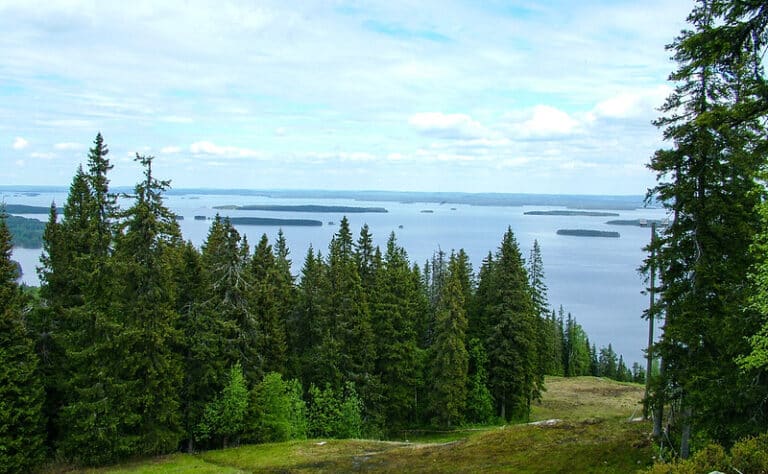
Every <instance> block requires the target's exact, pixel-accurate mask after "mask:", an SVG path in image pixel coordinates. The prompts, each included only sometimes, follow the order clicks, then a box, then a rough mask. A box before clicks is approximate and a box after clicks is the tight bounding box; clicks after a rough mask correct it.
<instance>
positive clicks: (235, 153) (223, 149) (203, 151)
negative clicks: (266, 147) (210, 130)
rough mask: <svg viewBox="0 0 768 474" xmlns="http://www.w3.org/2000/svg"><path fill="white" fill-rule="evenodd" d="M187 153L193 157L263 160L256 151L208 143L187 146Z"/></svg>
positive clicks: (260, 154) (262, 155)
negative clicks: (207, 156) (193, 155)
mask: <svg viewBox="0 0 768 474" xmlns="http://www.w3.org/2000/svg"><path fill="white" fill-rule="evenodd" d="M189 151H190V152H192V153H193V154H195V155H214V156H223V157H229V158H264V153H263V152H261V151H258V150H251V149H248V148H240V147H236V146H220V145H216V144H215V143H213V142H210V141H200V142H195V143H193V144H191V145H190V146H189Z"/></svg>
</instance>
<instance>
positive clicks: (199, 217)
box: [195, 216, 207, 221]
mask: <svg viewBox="0 0 768 474" xmlns="http://www.w3.org/2000/svg"><path fill="white" fill-rule="evenodd" d="M206 219H207V217H205V216H195V220H196V221H204V220H206Z"/></svg>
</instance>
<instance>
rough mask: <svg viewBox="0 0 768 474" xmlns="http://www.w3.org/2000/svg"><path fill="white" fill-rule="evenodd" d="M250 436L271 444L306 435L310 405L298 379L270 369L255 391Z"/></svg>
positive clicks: (250, 408)
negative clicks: (307, 412)
mask: <svg viewBox="0 0 768 474" xmlns="http://www.w3.org/2000/svg"><path fill="white" fill-rule="evenodd" d="M246 423H247V425H248V426H247V427H246V433H247V436H246V439H248V440H250V441H255V442H261V443H269V442H276V441H287V440H290V439H301V438H304V437H306V405H305V404H304V401H303V400H302V399H301V384H300V382H299V381H298V380H291V381H284V380H283V378H282V376H281V375H280V374H278V373H276V372H270V373H268V374H267V375H265V376H264V380H262V381H261V383H259V384H258V385H256V386H255V387H254V388H253V389H252V390H251V397H250V404H249V413H248V417H247V422H246Z"/></svg>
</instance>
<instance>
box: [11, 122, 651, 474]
mask: <svg viewBox="0 0 768 474" xmlns="http://www.w3.org/2000/svg"><path fill="white" fill-rule="evenodd" d="M107 154H108V149H107V147H106V145H105V144H104V141H103V138H102V137H101V135H98V136H97V137H96V139H95V141H94V146H93V148H91V149H90V152H89V155H88V161H87V167H86V168H85V169H83V168H82V167H81V168H79V169H78V170H77V172H76V173H75V176H74V178H73V180H72V184H71V186H70V189H69V194H68V196H67V201H66V203H65V204H64V207H63V215H62V216H59V212H58V210H57V208H56V205H55V204H52V205H51V208H50V215H49V219H48V223H47V225H46V227H45V233H44V239H43V245H44V252H43V256H42V257H41V267H40V269H39V276H40V281H41V286H40V288H39V291H36V292H29V291H27V292H22V290H21V288H20V287H19V286H18V285H17V284H16V282H15V281H16V278H15V274H14V273H13V268H12V265H11V263H10V262H11V260H10V256H11V255H10V251H11V239H10V235H9V233H8V227H7V225H6V224H5V219H0V250H2V254H0V277H1V278H2V279H0V296H1V297H0V305H2V307H0V309H2V313H1V314H2V324H3V330H2V331H0V339H2V346H0V347H2V349H3V350H2V351H0V391H2V392H3V398H2V400H4V401H7V402H6V403H5V404H3V405H2V407H0V446H3V447H4V449H0V470H3V471H13V472H17V471H24V470H27V469H29V468H30V467H31V466H34V465H36V464H38V463H39V462H40V461H41V460H43V459H45V458H56V459H63V460H67V461H69V462H73V463H76V464H81V465H96V464H104V463H111V462H115V461H118V460H121V459H126V458H128V457H132V456H137V455H153V454H160V453H168V452H172V451H175V450H178V449H184V450H188V451H193V450H197V449H206V448H212V447H220V446H228V445H232V444H237V443H242V442H254V443H255V442H268V441H280V440H287V439H295V438H305V437H308V436H309V437H360V436H370V437H386V436H388V435H390V434H393V433H396V432H397V431H398V430H404V429H408V428H414V427H424V426H434V427H456V426H460V425H462V424H465V423H490V422H508V421H513V420H526V419H527V418H528V415H529V413H530V410H531V404H532V403H533V402H534V401H536V400H537V399H538V398H539V397H540V395H541V392H542V390H543V383H544V375H545V374H554V375H565V376H572V375H585V374H592V375H600V376H608V377H613V378H616V379H619V380H635V381H637V380H641V379H642V376H643V374H642V371H640V370H637V368H635V369H636V370H635V371H634V372H630V370H628V369H627V367H626V366H625V365H624V361H623V359H622V358H621V357H620V356H618V358H617V355H616V354H615V352H614V351H613V349H612V348H611V346H610V345H609V346H608V347H607V348H603V349H601V350H600V351H598V350H597V349H596V348H595V346H594V345H590V343H589V340H588V338H587V335H586V334H585V332H584V330H583V329H582V328H581V326H580V325H579V324H578V323H577V322H576V321H575V320H574V319H573V318H572V317H571V315H570V314H568V315H567V316H566V314H565V312H564V310H563V309H562V308H560V310H559V312H554V311H551V310H550V307H549V303H548V301H547V294H546V292H547V288H546V285H545V282H544V272H543V263H542V260H541V251H540V248H539V245H538V243H535V244H534V247H533V249H532V252H531V256H530V259H529V261H528V263H527V264H526V262H525V261H524V259H523V257H522V255H521V252H520V249H519V247H518V243H517V241H516V239H515V236H514V234H513V233H512V230H511V229H508V230H507V231H506V233H505V234H504V235H503V237H502V241H501V244H500V246H499V248H498V249H497V250H496V252H495V253H489V254H488V256H487V257H486V258H485V260H484V261H483V264H482V266H481V268H480V269H479V272H478V273H477V275H475V273H474V272H473V269H472V267H471V265H470V263H469V257H468V256H467V254H466V253H465V252H464V251H463V250H459V251H455V252H451V253H450V255H448V254H446V253H444V252H442V251H439V252H437V253H435V255H434V256H433V257H432V258H431V259H430V260H429V261H427V262H425V264H424V265H423V266H419V265H417V264H414V263H412V262H411V261H410V260H409V259H408V256H407V254H406V251H405V249H403V248H402V247H400V246H399V245H398V243H397V240H396V237H395V235H394V233H393V234H391V235H390V236H389V239H388V241H387V244H386V246H385V247H384V248H383V249H382V248H380V247H377V246H374V245H373V238H372V235H371V233H370V231H369V229H368V227H367V226H363V228H362V229H361V231H360V233H359V236H358V237H357V238H356V239H355V238H353V236H352V233H351V230H350V228H349V223H348V221H347V219H346V218H344V219H342V221H341V223H340V226H339V230H338V232H337V233H336V234H335V235H334V237H333V239H332V240H331V242H330V245H329V247H328V250H327V252H326V253H325V254H323V253H322V252H320V251H316V250H315V249H313V248H309V249H308V251H307V254H306V257H305V259H304V264H303V267H302V269H301V274H300V275H299V277H298V278H296V277H295V276H294V275H292V274H291V260H290V254H289V249H288V247H287V245H286V240H285V238H284V236H283V234H282V232H280V233H279V234H278V237H277V239H276V240H275V241H274V242H272V243H270V242H269V240H268V238H267V237H266V235H264V236H262V237H261V238H260V239H259V241H258V242H257V243H256V245H255V246H253V248H251V246H250V244H249V242H248V241H247V239H246V237H245V236H242V235H240V234H239V232H238V231H237V230H236V229H235V227H234V226H233V225H232V223H231V221H230V220H228V219H226V218H221V217H216V219H215V220H213V221H212V224H211V227H210V230H209V232H208V235H207V237H206V239H205V242H204V243H203V244H202V246H201V248H200V249H197V248H196V247H194V246H193V245H192V244H191V243H189V242H185V241H184V240H183V239H182V236H181V233H180V231H179V227H178V223H177V221H176V219H175V216H174V215H173V213H172V212H170V211H169V209H168V208H166V207H165V206H164V204H163V193H164V192H165V191H166V190H167V189H168V186H169V183H168V182H167V181H162V180H158V179H157V178H156V177H155V176H154V174H153V169H152V162H153V161H152V160H153V159H152V157H145V156H138V155H137V157H136V160H137V161H138V162H139V163H140V164H141V166H142V168H143V173H144V174H143V178H142V180H141V182H139V183H138V184H137V185H136V187H135V190H134V192H133V196H132V197H133V204H132V205H131V206H130V207H129V208H127V209H120V208H119V207H118V206H117V205H116V198H115V196H114V195H113V194H112V193H110V191H109V180H108V172H109V170H111V168H112V165H111V164H110V162H109V160H108V159H107Z"/></svg>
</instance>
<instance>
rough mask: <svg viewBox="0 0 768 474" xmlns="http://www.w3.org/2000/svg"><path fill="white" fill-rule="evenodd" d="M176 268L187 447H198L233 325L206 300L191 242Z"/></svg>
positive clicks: (221, 380) (220, 382) (220, 384)
mask: <svg viewBox="0 0 768 474" xmlns="http://www.w3.org/2000/svg"><path fill="white" fill-rule="evenodd" d="M179 253H180V255H179V257H178V261H179V265H178V267H177V268H176V269H175V270H176V288H177V291H176V311H177V312H178V314H179V318H178V320H177V325H176V328H177V331H178V333H179V337H180V341H179V344H178V352H179V354H180V355H181V361H182V366H183V374H184V379H183V383H182V384H181V390H180V392H179V398H180V412H181V424H182V427H183V430H184V439H185V440H186V450H187V451H188V452H193V451H194V439H195V429H196V428H197V426H198V425H199V424H200V422H201V421H202V419H203V415H204V412H205V407H206V405H208V404H209V403H211V402H212V401H213V400H214V399H215V397H216V395H217V394H218V393H219V391H220V390H221V389H222V388H223V386H224V376H225V375H226V370H227V367H226V360H227V357H226V354H227V349H226V346H227V345H228V339H227V337H228V334H229V333H230V329H229V325H228V324H227V322H225V321H223V320H222V319H221V318H219V317H218V315H217V314H216V313H214V312H213V310H212V308H211V307H210V305H206V304H205V300H206V298H207V296H206V290H207V288H209V284H208V281H207V274H206V273H205V272H204V270H203V265H202V262H201V256H200V253H199V252H198V251H197V249H196V248H195V247H194V246H193V245H192V243H187V244H186V245H185V246H184V247H183V248H181V249H180V251H179Z"/></svg>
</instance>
